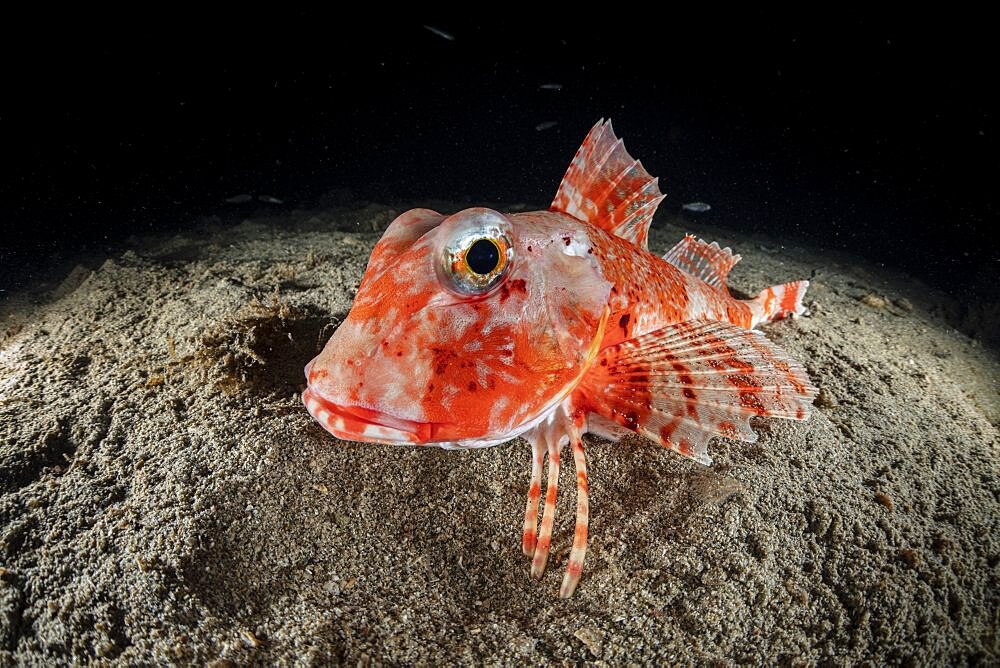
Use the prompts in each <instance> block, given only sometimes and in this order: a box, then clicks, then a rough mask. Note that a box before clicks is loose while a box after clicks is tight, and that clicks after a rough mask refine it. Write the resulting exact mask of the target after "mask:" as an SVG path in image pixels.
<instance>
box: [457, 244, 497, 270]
mask: <svg viewBox="0 0 1000 668" xmlns="http://www.w3.org/2000/svg"><path fill="white" fill-rule="evenodd" d="M465 261H466V263H467V264H468V265H469V269H471V270H472V271H474V272H476V273H477V274H480V275H482V276H485V275H486V274H488V273H490V272H491V271H493V270H494V269H496V268H497V265H498V264H500V249H499V248H497V245H496V244H495V243H493V242H492V241H490V240H489V239H479V240H478V241H476V243H474V244H472V246H470V247H469V250H468V252H466V254H465Z"/></svg>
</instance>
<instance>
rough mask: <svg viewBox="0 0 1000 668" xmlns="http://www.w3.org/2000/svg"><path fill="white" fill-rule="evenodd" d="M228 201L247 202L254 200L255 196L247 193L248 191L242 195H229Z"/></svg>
mask: <svg viewBox="0 0 1000 668" xmlns="http://www.w3.org/2000/svg"><path fill="white" fill-rule="evenodd" d="M226 201H227V202H228V203H229V204H246V203H247V202H252V201H253V197H251V196H250V195H247V194H246V193H243V194H241V195H233V196H232V197H227V198H226Z"/></svg>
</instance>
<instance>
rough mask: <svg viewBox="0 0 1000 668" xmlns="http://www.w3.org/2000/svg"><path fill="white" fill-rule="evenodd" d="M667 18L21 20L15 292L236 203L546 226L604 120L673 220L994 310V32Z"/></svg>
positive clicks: (780, 18) (722, 15)
mask: <svg viewBox="0 0 1000 668" xmlns="http://www.w3.org/2000/svg"><path fill="white" fill-rule="evenodd" d="M660 9H662V10H663V14H662V16H644V15H643V14H642V12H643V11H648V10H643V9H642V8H641V7H638V6H636V7H624V6H623V7H621V8H620V13H621V17H616V16H615V13H616V8H607V9H606V10H605V11H606V12H607V16H606V17H604V18H601V17H599V16H597V15H594V14H593V13H588V14H590V15H587V16H582V15H581V16H576V17H572V19H571V20H567V19H566V17H562V18H559V19H558V20H556V19H555V17H547V18H546V19H544V20H543V19H541V18H540V17H537V16H534V15H533V14H531V13H530V12H527V10H523V11H522V12H517V11H515V10H514V9H513V8H511V9H510V10H509V15H505V16H504V17H502V18H499V17H493V18H491V19H490V20H482V19H478V20H473V19H464V18H463V19H457V18H455V17H454V16H451V15H448V14H443V15H440V16H436V17H430V16H423V17H413V18H398V17H397V18H394V19H393V20H391V21H390V20H389V19H388V15H389V14H392V11H391V10H389V9H385V11H384V14H385V16H383V17H379V18H377V19H376V18H373V17H369V18H366V19H357V18H348V17H347V16H346V15H342V14H340V13H339V12H337V11H335V10H331V11H328V12H323V13H286V14H283V15H275V14H274V13H273V10H259V11H258V10H254V11H250V10H244V11H241V12H239V13H238V15H237V13H236V12H234V13H233V14H232V15H230V14H223V13H217V14H214V15H211V16H209V15H206V14H205V13H204V11H201V12H199V13H193V14H192V13H187V14H185V13H182V12H180V11H179V10H174V11H171V12H168V11H166V10H165V11H164V12H163V13H162V14H160V15H158V14H154V13H146V14H142V15H139V14H131V15H128V14H121V13H113V14H111V13H109V14H107V15H105V16H94V15H90V14H87V15H79V16H72V17H67V16H65V15H64V14H60V15H59V16H58V19H59V20H58V25H57V26H55V25H53V22H54V21H55V18H54V17H46V16H34V17H30V18H29V17H17V18H15V17H7V18H8V20H7V21H6V22H5V25H4V26H3V30H4V31H5V33H6V34H5V35H4V40H3V46H0V50H2V51H0V53H2V56H3V74H4V79H3V81H2V92H0V142H2V143H0V151H2V153H0V168H2V173H0V179H2V180H0V216H2V217H0V231H2V240H0V244H2V246H0V249H2V250H0V288H8V287H9V286H16V285H19V284H24V283H25V282H26V281H30V280H32V278H33V277H37V276H38V275H40V273H43V272H44V269H45V268H46V267H51V266H53V264H54V263H57V262H61V261H65V260H66V259H67V258H72V257H73V255H74V254H76V253H79V252H82V251H94V250H97V251H101V250H106V249H114V248H115V247H116V246H117V245H118V244H120V243H121V242H123V240H124V239H125V238H126V237H127V236H128V235H130V234H134V233H138V234H141V233H146V232H169V231H172V230H178V229H180V228H182V227H183V226H185V225H191V224H192V223H193V222H194V221H195V220H196V219H197V218H198V217H201V216H204V215H209V214H215V213H222V214H223V215H224V216H227V218H226V219H227V220H229V219H231V220H233V221H238V220H239V219H240V218H241V217H242V216H245V215H248V214H249V213H250V212H252V211H253V210H254V209H255V208H257V207H259V206H260V205H259V204H255V205H246V206H245V207H240V206H237V205H232V204H226V203H225V202H224V200H225V198H227V197H231V196H234V195H237V194H241V193H249V194H253V195H262V194H266V195H272V196H275V197H279V198H281V199H283V200H284V201H285V202H286V203H287V206H288V207H291V206H308V205H314V204H315V203H316V202H317V201H319V200H318V198H320V197H321V196H322V195H323V194H324V193H327V192H329V191H331V190H334V189H343V188H346V189H349V190H350V191H351V192H352V193H353V194H354V196H355V197H357V198H362V199H371V200H375V201H380V202H385V203H390V204H405V203H407V202H410V201H415V200H427V199H442V200H450V201H455V202H460V203H461V202H472V201H475V202H482V203H490V202H528V203H532V204H539V205H542V206H544V205H547V204H548V203H549V201H551V198H552V196H553V194H554V192H555V189H556V186H557V184H558V182H559V179H560V178H561V176H562V173H563V171H564V170H565V167H566V165H567V164H568V162H569V160H570V158H571V157H572V155H573V153H574V151H575V150H576V148H577V146H578V145H579V143H580V141H581V139H582V138H583V136H584V135H585V134H586V132H587V130H588V129H589V128H590V126H591V125H593V123H594V122H595V121H596V120H597V119H598V118H601V117H611V118H612V119H613V120H614V123H615V129H616V131H617V133H618V134H619V136H621V137H623V138H624V139H625V140H626V144H627V146H628V148H629V150H630V152H631V153H632V154H633V155H634V156H636V157H638V158H640V159H642V161H643V163H644V164H645V165H646V167H647V169H648V170H649V171H650V172H651V173H653V174H655V175H657V176H659V177H660V178H661V184H662V188H663V190H664V191H665V192H666V193H668V199H667V200H666V202H665V203H664V204H663V205H662V206H663V207H664V208H667V209H671V210H675V211H676V210H678V209H679V207H680V206H681V204H683V203H685V202H689V201H705V202H708V203H710V204H711V205H712V209H711V211H710V212H708V213H707V214H705V215H703V216H701V219H702V220H704V221H705V222H709V223H712V224H714V225H721V226H728V227H732V228H734V229H745V230H752V231H768V232H770V233H772V234H775V235H783V236H786V237H787V238H789V239H790V240H795V241H801V240H805V241H807V242H809V243H811V244H813V245H815V246H817V247H820V248H832V249H840V250H848V251H852V252H855V253H858V254H861V255H864V256H866V257H868V258H870V259H873V260H875V261H878V262H882V263H884V264H886V265H887V266H890V267H894V268H899V269H901V270H904V271H908V272H910V273H912V274H915V275H918V276H920V277H922V278H923V279H924V280H926V281H927V282H929V283H931V284H934V285H937V286H939V287H943V288H945V289H948V290H951V291H953V292H955V293H956V294H958V295H960V296H961V297H962V298H966V299H973V298H975V299H978V298H987V299H995V296H996V292H995V290H996V287H995V286H996V280H995V278H994V274H995V272H996V271H997V269H1000V262H998V251H997V250H996V248H995V246H994V242H993V239H994V236H995V227H996V224H997V200H996V195H995V192H996V190H995V189H996V184H997V178H998V175H1000V170H998V160H997V155H998V154H997V151H996V148H997V145H996V130H997V123H996V107H995V104H994V100H993V97H994V91H995V89H996V87H997V83H998V77H997V72H996V69H995V67H994V66H993V64H992V63H993V61H994V59H996V57H997V55H998V54H997V53H996V49H994V48H993V47H992V46H991V44H992V43H994V42H995V41H996V40H995V38H994V36H993V35H992V34H991V32H990V30H989V26H990V22H988V21H987V20H986V19H985V18H984V17H983V16H977V15H964V16H960V15H948V16H947V17H943V16H938V15H931V14H927V15H920V16H914V15H913V14H912V13H907V14H906V15H878V16H871V15H859V14H844V13H843V12H837V13H833V12H831V13H829V14H826V15H824V14H814V15H808V16H807V15H801V16H788V15H784V14H778V13H767V12H750V13H745V12H744V13H742V14H740V15H735V16H734V15H732V14H730V13H728V12H727V11H726V10H724V9H723V8H721V7H720V8H717V9H714V10H712V11H708V12H705V13H690V12H688V13H683V12H676V11H666V10H667V9H668V8H667V7H662V8H660ZM580 11H581V12H583V10H580ZM53 12H54V13H55V10H53ZM426 25H430V26H433V27H435V28H437V29H439V30H441V31H445V32H447V33H448V34H449V35H450V36H452V37H453V38H454V39H451V40H449V39H445V38H443V37H441V36H439V35H437V34H435V33H434V32H432V31H431V30H428V29H427V28H426V27H425V26H426ZM543 84H559V85H561V89H559V90H550V89H543V88H540V86H541V85H543ZM553 121H554V122H556V125H554V126H553V127H551V128H548V129H545V130H538V129H536V128H537V127H538V126H539V125H540V124H542V123H548V122H553ZM278 209H280V207H278ZM737 250H738V249H737Z"/></svg>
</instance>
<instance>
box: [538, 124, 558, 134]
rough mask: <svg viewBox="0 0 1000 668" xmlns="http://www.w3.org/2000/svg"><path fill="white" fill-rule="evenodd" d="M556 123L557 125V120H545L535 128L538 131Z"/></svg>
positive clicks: (548, 128)
mask: <svg viewBox="0 0 1000 668" xmlns="http://www.w3.org/2000/svg"><path fill="white" fill-rule="evenodd" d="M557 125H559V121H545V122H543V123H539V124H538V125H536V126H535V130H536V131H538V132H544V131H545V130H550V129H552V128H554V127H555V126H557Z"/></svg>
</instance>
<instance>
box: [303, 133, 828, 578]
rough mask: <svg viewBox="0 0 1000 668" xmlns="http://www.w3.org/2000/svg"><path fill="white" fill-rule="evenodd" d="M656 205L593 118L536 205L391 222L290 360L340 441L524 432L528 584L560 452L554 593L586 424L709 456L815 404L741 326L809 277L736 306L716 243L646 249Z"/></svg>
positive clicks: (656, 198)
mask: <svg viewBox="0 0 1000 668" xmlns="http://www.w3.org/2000/svg"><path fill="white" fill-rule="evenodd" d="M662 199H663V195H662V194H661V193H660V190H659V188H658V185H657V180H656V179H654V178H652V177H651V176H650V175H649V174H648V173H647V172H646V170H645V169H644V168H643V167H642V165H641V164H640V163H639V162H638V161H637V160H633V159H632V158H631V157H630V156H629V154H628V153H627V152H626V151H625V147H624V146H623V145H622V142H621V140H619V139H617V138H616V137H615V134H614V132H613V130H612V128H611V123H610V122H604V121H600V122H598V123H597V125H595V126H594V128H593V129H592V130H591V131H590V134H588V135H587V138H586V139H585V140H584V142H583V145H582V146H581V147H580V150H579V151H577V153H576V157H574V158H573V162H572V164H570V166H569V169H568V170H567V172H566V176H565V177H563V180H562V184H561V185H560V186H559V191H558V192H557V194H556V197H555V200H554V201H553V202H552V206H551V207H550V208H549V210H548V211H532V212H527V213H513V214H503V213H500V212H497V211H493V210H491V209H485V208H474V209H466V210H464V211H459V212H458V213H455V214H452V215H450V216H445V215H442V214H440V213H437V212H435V211H430V210H428V209H413V210H411V211H407V212H406V213H404V214H402V215H401V216H399V217H398V218H397V219H396V220H395V221H393V223H392V224H391V225H390V226H389V228H388V229H387V230H386V232H385V235H384V236H383V237H382V239H381V240H380V241H379V242H378V244H376V246H375V248H374V250H373V251H372V254H371V258H370V259H369V261H368V268H367V270H366V271H365V275H364V279H363V280H362V282H361V286H360V288H359V289H358V294H357V296H356V297H355V300H354V305H353V307H352V308H351V311H350V313H349V314H348V315H347V318H346V319H345V320H344V322H343V323H341V325H340V327H339V328H338V329H337V331H336V332H335V333H334V334H333V336H332V337H331V338H330V341H329V342H328V343H327V345H326V347H325V348H324V350H323V352H321V353H320V354H319V356H317V357H316V358H315V359H314V360H313V361H312V362H310V363H309V365H308V366H307V367H306V378H307V380H308V387H307V389H306V390H305V393H304V394H303V396H302V398H303V401H304V402H305V405H306V408H307V409H308V410H309V413H310V414H311V415H312V416H313V417H314V418H315V419H316V420H317V421H318V422H319V423H320V424H321V425H322V426H323V427H324V428H325V429H326V430H327V431H329V432H330V433H331V434H333V435H334V436H336V437H337V438H341V439H345V440H351V441H367V442H373V443H404V444H405V443H413V444H429V445H437V446H440V447H443V448H476V447H486V446H491V445H496V444H498V443H503V442H505V441H508V440H510V439H512V438H514V437H517V436H521V437H523V438H524V439H525V440H526V441H528V443H530V444H531V448H532V459H531V464H532V465H531V485H530V488H529V491H528V503H527V508H526V511H525V517H524V534H523V540H522V547H523V550H524V553H525V555H527V556H529V557H531V558H532V564H531V574H532V575H533V576H534V577H536V578H538V577H541V575H542V573H543V571H544V569H545V564H546V561H547V559H548V555H549V548H550V544H551V537H552V524H553V520H554V516H555V508H556V495H557V485H558V481H559V456H560V451H561V449H562V447H563V446H564V445H565V444H567V443H569V444H571V446H572V449H573V459H574V462H575V465H576V471H577V509H576V534H575V537H574V541H573V548H572V551H571V553H570V556H569V563H568V565H567V568H566V574H565V577H564V578H563V582H562V587H561V589H560V595H561V596H564V597H565V596H569V595H571V594H572V593H573V591H574V589H575V588H576V585H577V582H578V581H579V579H580V573H581V570H582V568H583V559H584V555H585V553H586V549H587V514H588V497H587V468H586V460H585V457H584V449H583V440H582V438H581V437H582V435H583V434H584V433H585V432H591V433H594V434H597V435H600V436H604V437H607V438H611V439H618V438H620V437H621V436H623V435H626V434H628V433H631V432H638V433H639V434H642V435H643V436H646V437H648V438H650V439H652V440H653V441H656V442H658V443H660V444H662V445H664V446H666V447H668V448H671V449H673V450H675V451H676V452H678V453H680V454H681V455H684V456H685V457H690V458H691V459H694V460H695V461H698V462H701V463H702V464H709V463H711V459H710V458H709V456H708V450H707V446H708V442H709V441H710V440H711V439H712V438H714V437H716V436H723V437H726V438H731V439H737V440H741V441H755V440H756V439H757V435H756V433H754V431H753V430H752V429H751V427H750V418H752V417H754V416H768V417H781V418H788V419H792V420H804V419H806V417H807V416H808V415H809V411H810V407H811V404H812V401H813V398H814V397H815V396H816V393H817V389H816V388H815V387H814V386H813V384H812V383H811V382H810V381H809V378H808V376H807V375H806V372H805V370H804V369H803V368H802V366H801V365H799V364H798V363H796V362H794V361H792V360H791V359H790V358H789V357H788V356H787V355H786V354H785V353H783V352H782V351H781V350H779V349H778V348H777V347H776V346H775V345H774V344H772V343H771V342H770V341H768V340H767V339H766V338H765V337H764V335H763V334H761V333H760V332H757V331H755V330H753V329H752V328H753V327H754V326H755V325H757V324H759V323H761V322H766V321H769V320H775V319H777V318H782V317H784V316H787V315H790V314H801V313H802V312H803V311H804V308H803V306H802V296H803V294H804V293H805V290H806V287H807V285H808V283H807V282H806V281H795V282H792V283H786V284H784V285H779V286H775V287H770V288H767V289H766V290H764V291H763V292H762V293H760V295H759V296H758V297H757V298H755V299H749V300H739V299H735V298H733V297H731V296H730V294H729V292H728V290H727V289H726V283H725V281H726V275H727V274H728V273H729V270H730V269H731V268H732V267H733V265H735V264H736V262H737V261H738V260H739V259H740V256H739V255H733V253H732V252H731V251H730V250H729V249H728V248H719V246H718V244H715V243H712V244H708V243H705V242H704V241H700V240H696V239H695V238H694V237H693V236H687V237H685V238H684V239H682V240H681V241H680V242H679V243H678V244H677V245H676V246H674V247H673V248H672V249H670V251H668V252H667V254H666V255H664V256H663V257H657V256H656V255H653V254H652V253H650V252H649V250H648V249H647V245H646V237H647V233H648V231H649V224H650V221H651V220H652V218H653V213H654V212H655V211H656V207H657V205H658V204H659V203H660V201H661V200H662ZM546 455H547V456H548V481H547V489H546V494H545V507H544V512H543V514H542V520H541V525H540V526H539V525H538V502H539V498H540V496H541V478H542V465H543V462H544V460H545V457H546Z"/></svg>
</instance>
